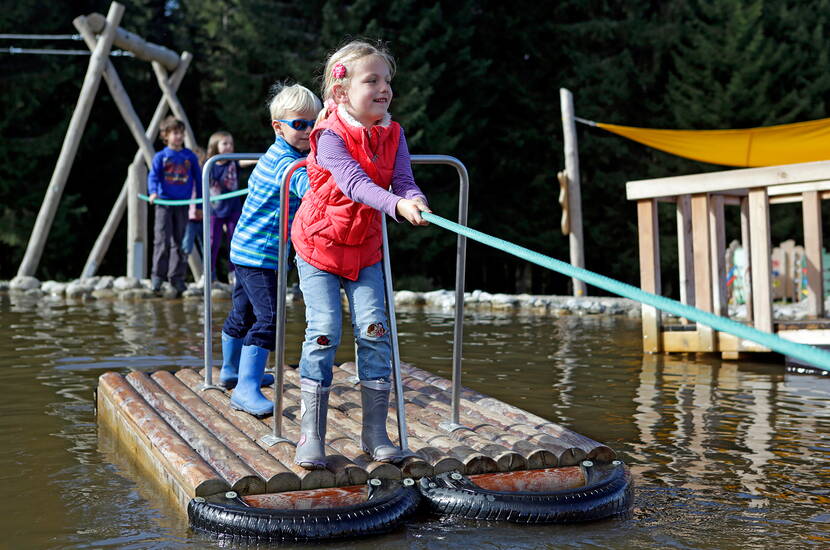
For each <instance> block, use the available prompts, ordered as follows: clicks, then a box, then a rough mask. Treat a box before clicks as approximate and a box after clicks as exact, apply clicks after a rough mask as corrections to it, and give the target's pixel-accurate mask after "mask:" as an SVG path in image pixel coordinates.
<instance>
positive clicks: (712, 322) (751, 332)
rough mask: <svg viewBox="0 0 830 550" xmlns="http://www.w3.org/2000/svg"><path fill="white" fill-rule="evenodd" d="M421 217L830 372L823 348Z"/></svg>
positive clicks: (436, 218) (425, 214)
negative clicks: (784, 337)
mask: <svg viewBox="0 0 830 550" xmlns="http://www.w3.org/2000/svg"><path fill="white" fill-rule="evenodd" d="M421 216H423V218H424V219H425V220H426V221H428V222H430V223H434V224H435V225H437V226H439V227H443V228H444V229H448V230H450V231H452V232H454V233H458V234H459V235H463V236H465V237H467V238H470V239H473V240H474V241H478V242H480V243H483V244H486V245H487V246H492V247H493V248H497V249H499V250H502V251H504V252H507V253H508V254H512V255H514V256H517V257H519V258H522V259H523V260H527V261H529V262H532V263H534V264H536V265H539V266H542V267H545V268H547V269H551V270H553V271H558V272H559V273H562V274H563V275H567V276H568V277H573V278H575V279H579V280H580V281H584V282H586V283H587V284H589V285H592V286H595V287H597V288H601V289H603V290H607V291H608V292H613V293H614V294H617V295H619V296H624V297H626V298H630V299H632V300H636V301H637V302H640V303H643V304H646V305H649V306H653V307H656V308H657V309H660V310H662V311H667V312H669V313H673V314H675V315H677V316H678V317H685V318H686V319H691V320H692V321H696V322H698V323H703V324H704V325H706V326H709V327H712V328H713V329H715V330H719V331H721V332H728V333H729V334H733V335H735V336H737V337H739V338H743V339H745V340H751V341H753V342H756V343H758V344H761V345H762V346H764V347H767V348H769V349H772V350H775V351H777V352H779V353H783V354H784V355H789V356H791V357H795V358H797V359H801V360H802V361H806V362H807V363H810V364H811V365H813V366H815V367H816V368H819V369H822V370H826V371H830V352H827V351H825V350H823V349H820V348H817V347H815V346H809V345H805V344H797V343H795V342H790V341H788V340H784V339H783V338H781V337H780V336H777V335H775V334H770V333H768V332H762V331H760V330H758V329H756V328H753V327H750V326H747V325H743V324H741V323H738V322H737V321H733V320H732V319H728V318H726V317H720V316H719V315H715V314H714V313H709V312H707V311H703V310H700V309H698V308H696V307H692V306H690V305H686V304H681V303H680V302H677V301H675V300H672V299H671V298H666V297H664V296H658V295H657V294H652V293H650V292H646V291H644V290H642V289H639V288H637V287H635V286H631V285H629V284H626V283H623V282H620V281H617V280H615V279H611V278H610V277H606V276H604V275H600V274H598V273H594V272H593V271H588V270H587V269H583V268H581V267H575V266H572V265H571V264H567V263H565V262H562V261H560V260H556V259H554V258H551V257H549V256H545V255H544V254H539V253H538V252H534V251H532V250H529V249H527V248H524V247H521V246H519V245H516V244H514V243H511V242H509V241H505V240H503V239H498V238H496V237H492V236H490V235H487V234H486V233H482V232H480V231H476V230H475V229H470V228H469V227H464V226H463V225H459V224H457V223H454V222H451V221H449V220H447V219H444V218H442V217H440V216H436V215H435V214H432V213H430V212H421Z"/></svg>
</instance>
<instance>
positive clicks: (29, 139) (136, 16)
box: [0, 0, 830, 294]
mask: <svg viewBox="0 0 830 550" xmlns="http://www.w3.org/2000/svg"><path fill="white" fill-rule="evenodd" d="M122 1H123V3H124V4H125V6H126V12H125V14H124V18H123V20H122V23H121V26H122V27H124V28H125V29H127V30H129V31H132V32H134V33H136V34H138V35H140V36H142V37H144V38H145V39H147V40H148V41H151V42H155V43H157V44H161V45H164V46H166V47H169V48H171V49H173V50H175V51H177V52H182V51H184V50H187V51H190V52H191V53H193V54H194V56H195V59H194V62H193V64H192V65H191V68H190V70H189V71H188V73H187V75H186V76H185V80H184V82H183V84H182V86H181V88H180V90H179V94H178V95H179V98H180V99H181V100H182V102H183V104H184V106H185V109H186V110H187V112H188V116H189V118H190V121H191V123H192V124H193V127H194V131H195V133H196V136H197V139H198V140H199V142H200V144H201V145H202V146H203V147H204V146H206V142H207V138H208V136H209V135H210V134H211V133H212V132H214V131H216V130H219V129H225V130H228V131H230V132H231V133H232V134H233V136H234V138H235V141H236V149H237V151H239V152H264V151H265V149H266V148H267V147H268V145H269V144H270V143H271V141H272V140H273V133H272V131H271V129H270V127H269V117H268V115H267V112H266V109H265V100H266V95H267V91H268V88H269V87H270V86H271V85H272V84H273V83H274V82H275V81H278V80H290V81H296V82H300V83H302V84H304V85H306V86H309V87H311V88H312V89H314V90H315V91H318V90H319V82H320V72H321V70H322V69H321V67H322V64H323V62H324V59H325V57H326V55H327V53H328V52H330V51H331V50H333V49H335V48H336V47H338V46H339V45H340V44H342V43H343V42H344V40H345V39H347V38H349V37H366V38H371V39H382V40H385V41H387V42H388V44H389V47H390V49H391V50H392V52H393V54H394V55H395V56H396V58H397V61H398V75H397V77H396V78H395V80H394V82H393V87H394V90H395V100H394V102H393V104H392V109H391V110H392V112H393V115H394V117H395V118H396V120H398V121H399V122H400V123H401V124H402V125H403V126H404V127H405V128H406V130H407V136H408V140H409V146H410V150H411V151H412V152H413V153H435V154H446V155H453V156H456V157H458V158H459V159H461V160H462V161H463V162H464V163H465V164H466V166H467V168H468V170H469V173H470V180H471V196H470V222H469V223H470V225H471V226H472V227H475V228H477V229H480V230H482V231H484V232H487V233H490V234H493V235H496V236H498V237H501V238H504V239H507V240H510V241H514V242H516V243H518V244H521V245H523V246H526V247H529V248H531V249H533V250H536V251H539V252H541V253H543V254H548V255H552V256H554V257H557V258H560V259H565V260H567V259H568V240H567V237H565V236H563V235H562V234H561V233H560V231H559V219H560V214H561V211H560V208H559V204H558V202H557V197H558V193H559V186H558V183H557V180H556V173H557V172H558V171H559V170H561V169H563V168H564V158H563V145H562V127H561V115H560V107H559V88H560V87H566V88H568V89H570V90H571V91H572V92H573V93H574V101H575V108H576V114H577V115H578V116H581V117H584V118H587V119H592V120H598V121H603V122H612V123H618V124H626V125H632V126H646V127H655V128H694V129H712V128H741V127H751V126H763V125H770V124H783V123H789V122H796V121H802V120H810V119H815V118H821V117H826V116H828V109H827V98H828V90H829V89H830V74H828V72H827V66H828V51H830V49H828V38H827V36H828V28H827V27H828V17H830V0H767V1H764V0H754V1H753V0H709V1H705V2H696V1H678V0H659V1H642V0H626V1H616V2H615V1H601V0H595V1H590V0H560V1H558V2H555V3H551V2H539V1H527V0H515V1H513V2H509V3H504V2H490V1H486V0H456V1H452V2H436V3H433V2H418V1H414V0H391V1H390V0H387V1H377V0H357V1H354V2H332V1H320V0H309V1H306V2H281V1H267V0H229V1H219V0H178V1H177V0H167V1H165V0H122ZM108 5H109V4H108V3H107V2H105V1H62V2H61V1H59V2H49V3H46V2H41V1H36V0H19V1H17V2H13V3H6V4H5V5H4V8H3V10H0V33H32V34H34V33H37V34H70V33H75V32H76V31H75V29H74V27H73V26H72V23H71V22H72V19H73V18H74V17H76V16H78V15H82V14H88V13H90V12H94V11H97V12H99V13H104V14H105V13H106V11H107V9H108ZM9 46H17V47H61V48H84V46H83V45H82V43H81V42H73V43H66V42H55V43H49V42H45V43H44V42H38V43H33V42H25V43H24V42H22V41H9V40H4V41H2V42H0V48H8V47H9ZM111 59H112V60H113V63H114V64H115V66H116V69H117V70H118V72H119V74H120V76H121V78H122V80H123V82H124V85H125V87H126V88H127V91H128V93H129V94H130V97H131V98H132V101H133V103H134V106H135V108H136V110H137V111H138V113H139V115H140V116H141V118H142V121H143V122H144V123H145V124H146V123H147V121H149V118H150V116H151V114H152V110H153V109H154V108H155V105H156V103H157V102H158V100H159V98H160V91H159V89H158V86H157V84H156V82H155V77H154V76H153V73H152V69H151V67H150V65H149V64H148V63H147V62H144V61H139V60H136V59H131V58H123V57H113V58H111ZM87 63H88V58H85V57H63V56H51V55H50V56H46V55H42V56H38V55H9V54H8V53H0V279H9V278H11V277H13V276H14V274H15V273H16V271H17V267H18V265H19V263H20V260H21V258H22V256H23V252H24V250H25V247H26V243H27V240H28V236H29V232H30V230H31V227H32V225H33V224H34V220H35V217H36V215H37V212H38V209H39V207H40V203H41V201H42V200H43V194H44V192H45V189H46V187H47V185H48V183H49V178H50V176H51V173H52V170H53V168H54V165H55V162H56V160H57V156H58V152H59V150H60V146H61V143H62V140H63V136H64V133H65V131H66V128H67V125H68V122H69V118H70V116H71V113H72V110H73V108H74V106H75V103H76V101H77V98H78V92H79V90H80V86H81V83H82V81H83V77H84V74H85V71H86V66H87ZM578 133H579V152H580V160H581V171H582V200H583V218H584V227H585V229H584V232H585V256H586V267H587V268H588V269H591V270H594V271H598V272H600V273H602V274H604V275H608V276H610V277H614V278H617V279H621V280H623V281H626V282H629V283H633V284H638V280H639V273H638V267H637V266H638V260H637V227H636V210H635V206H634V204H633V203H630V202H628V201H626V200H625V182H626V181H628V180H635V179H644V178H650V177H660V176H671V175H679V174H687V173H695V172H701V171H706V170H720V169H723V168H722V167H715V166H710V165H702V164H699V163H695V162H691V161H686V160H683V159H679V158H676V157H672V156H670V155H667V154H664V153H660V152H658V151H654V150H650V149H647V148H645V147H643V146H640V145H638V144H636V143H633V142H629V141H626V140H624V139H622V138H620V137H616V136H614V135H612V134H607V133H604V132H603V131H602V130H597V129H594V128H589V127H585V126H580V127H579V128H578ZM156 147H157V148H161V143H160V142H156ZM135 150H136V146H135V144H134V142H133V139H132V137H131V136H130V134H129V132H128V130H127V128H126V126H125V124H124V123H123V121H122V120H121V118H120V115H119V114H118V111H117V109H116V107H115V104H114V102H113V101H112V99H111V97H110V96H109V92H108V90H107V88H106V85H105V84H104V83H103V82H102V84H101V87H100V89H99V92H98V95H97V97H96V100H95V104H94V106H93V109H92V114H91V116H90V120H89V123H88V125H87V128H86V131H85V134H84V139H83V141H82V143H81V147H80V150H79V153H78V156H77V158H76V160H75V164H74V167H73V170H72V174H71V176H70V178H69V181H68V183H67V186H66V189H65V192H64V195H63V199H62V201H61V206H60V209H59V211H58V214H57V216H56V218H55V223H54V225H53V227H52V231H51V234H50V237H49V240H48V243H47V246H46V250H45V252H44V256H43V259H42V260H41V263H40V268H39V270H38V272H37V274H36V275H37V276H38V278H40V279H51V278H55V279H62V280H63V279H70V278H75V277H78V276H79V274H80V272H81V269H82V267H83V264H84V261H85V259H86V257H87V255H88V253H89V250H90V248H91V246H92V244H93V242H94V240H95V238H96V236H97V235H98V232H99V231H100V229H101V227H102V226H103V224H104V221H105V219H106V217H107V215H108V213H109V211H110V209H111V207H112V204H113V203H114V201H115V198H116V197H117V195H118V192H119V190H120V188H121V185H122V183H123V181H124V178H125V176H126V170H127V165H128V163H129V162H130V161H131V159H132V156H133V154H134V152H135ZM415 176H416V179H417V180H418V182H419V184H420V185H421V186H422V188H423V189H424V190H425V192H426V193H427V195H428V197H429V199H430V203H431V206H432V208H433V210H434V211H435V212H436V213H437V214H439V215H441V216H444V217H447V218H450V219H455V218H456V216H457V191H458V180H457V176H456V174H455V172H454V170H452V169H450V168H447V167H416V169H415ZM664 208H665V209H661V222H662V233H663V249H662V253H663V258H662V263H663V266H664V277H663V280H664V287H665V291H666V293H667V294H675V289H673V288H672V285H674V284H675V283H674V281H675V280H676V277H677V275H676V269H675V268H673V266H674V265H675V262H676V250H675V248H674V242H675V237H674V231H675V222H674V215H673V212H672V209H671V208H670V207H668V206H666V207H664ZM733 214H734V215H733ZM727 215H728V216H730V217H731V218H734V226H730V228H729V229H728V231H729V233H728V234H727V239H731V238H733V237H735V236H737V235H738V234H739V233H738V229H737V227H738V225H737V212H734V213H733V212H731V210H727ZM772 219H773V242H774V243H777V242H778V241H779V240H782V239H785V238H791V237H792V238H796V239H797V240H799V242H800V240H801V228H800V224H801V222H800V211H799V209H798V208H797V207H787V206H776V207H775V210H774V212H773V216H772ZM393 225H395V224H393ZM125 227H126V222H122V228H121V230H120V232H119V234H118V235H117V236H116V238H115V239H114V241H113V245H112V246H111V248H110V251H109V253H108V255H107V258H106V261H105V262H104V264H103V265H102V266H101V268H100V269H99V273H100V274H113V275H119V274H123V273H124V270H125V263H126V259H125V249H124V242H125V239H126V229H125ZM390 238H391V240H392V245H393V251H392V260H393V266H394V271H395V278H396V282H397V285H396V286H398V287H399V288H411V289H419V290H423V289H431V288H452V287H453V284H454V265H455V238H456V237H455V235H454V234H451V233H449V232H446V231H444V230H442V229H440V228H437V227H432V228H427V229H425V230H423V229H420V228H419V229H417V230H412V228H410V227H409V226H404V225H399V226H394V227H390ZM568 285H569V280H568V279H566V278H565V277H563V276H560V275H557V274H555V273H551V272H548V271H546V270H543V269H541V268H536V267H535V266H530V265H528V264H526V263H524V262H523V261H521V260H518V259H514V258H513V257H511V256H507V255H506V254H504V253H501V252H499V251H496V250H492V249H488V248H485V247H483V246H481V245H478V244H476V243H472V242H471V243H469V245H468V271H467V288H469V289H473V288H481V289H485V290H488V291H491V292H534V293H556V294H564V293H567V292H569V289H568Z"/></svg>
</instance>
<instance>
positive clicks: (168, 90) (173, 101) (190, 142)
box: [153, 61, 197, 151]
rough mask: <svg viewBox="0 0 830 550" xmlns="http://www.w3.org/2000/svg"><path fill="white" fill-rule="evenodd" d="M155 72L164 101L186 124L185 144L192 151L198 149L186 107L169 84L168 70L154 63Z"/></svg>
mask: <svg viewBox="0 0 830 550" xmlns="http://www.w3.org/2000/svg"><path fill="white" fill-rule="evenodd" d="M153 72H155V73H156V80H158V83H159V88H161V92H162V93H163V94H164V99H165V100H167V103H168V104H169V105H170V110H171V111H173V114H174V115H175V116H176V118H177V119H179V120H181V121H182V122H184V130H185V134H184V142H185V146H186V147H187V148H188V149H190V150H191V151H192V150H194V149H195V148H196V145H197V144H196V136H194V135H193V128H191V127H190V121H189V120H188V119H187V113H185V112H184V107H182V104H181V103H179V98H178V97H176V90H174V89H173V88H172V87H171V86H170V84H169V83H168V82H167V70H166V69H165V68H164V67H163V66H162V65H161V63H158V62H157V61H153Z"/></svg>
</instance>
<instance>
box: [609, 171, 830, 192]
mask: <svg viewBox="0 0 830 550" xmlns="http://www.w3.org/2000/svg"><path fill="white" fill-rule="evenodd" d="M810 182H815V183H823V184H827V183H828V182H830V161H820V162H805V163H801V164H787V165H783V166H767V167H763V168H745V169H741V170H725V171H722V172H707V173H705V174H692V175H688V176H674V177H670V178H656V179H650V180H639V181H629V182H627V183H626V185H625V187H626V196H627V198H628V200H639V199H650V198H657V197H666V196H672V195H682V194H684V193H691V194H698V193H713V192H716V191H727V190H733V189H751V188H757V187H767V186H778V185H785V184H793V183H797V184H801V183H810ZM824 188H826V187H824ZM801 191H803V190H799V191H797V192H801ZM785 192H788V193H789V192H792V191H785Z"/></svg>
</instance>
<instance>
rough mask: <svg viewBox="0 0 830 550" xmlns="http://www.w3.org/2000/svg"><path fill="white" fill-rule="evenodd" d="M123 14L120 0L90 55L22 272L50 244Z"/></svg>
mask: <svg viewBox="0 0 830 550" xmlns="http://www.w3.org/2000/svg"><path fill="white" fill-rule="evenodd" d="M122 15H124V6H122V5H121V4H119V3H117V2H113V3H112V4H110V9H109V12H108V13H107V27H106V28H105V29H104V32H103V34H102V35H101V38H100V40H99V41H98V45H97V46H96V47H95V50H94V51H93V52H92V56H91V57H90V60H89V66H88V67H87V71H86V76H85V77H84V83H83V85H82V86H81V93H80V95H79V97H78V104H77V105H76V106H75V111H74V112H73V113H72V118H71V119H70V120H69V127H68V128H67V130H66V136H65V137H64V140H63V145H62V146H61V152H60V155H59V156H58V162H57V164H56V165H55V171H54V172H53V173H52V179H51V181H50V182H49V187H48V188H47V189H46V196H45V197H44V199H43V204H41V207H40V212H38V215H37V220H36V221H35V225H34V228H33V229H32V234H31V236H30V237H29V244H28V245H27V247H26V253H25V254H24V256H23V261H22V262H21V263H20V267H19V268H18V270H17V274H18V275H34V273H35V270H37V266H38V264H39V263H40V258H41V256H42V255H43V247H44V245H45V244H46V239H47V237H48V236H49V230H50V229H51V227H52V221H53V220H54V218H55V211H56V210H57V209H58V203H59V202H60V199H61V195H63V188H64V187H65V186H66V180H67V178H68V177H69V171H70V170H71V169H72V163H73V162H74V161H75V154H76V153H77V152H78V144H79V143H80V141H81V135H82V134H83V131H84V127H85V126H86V122H87V120H88V119H89V112H90V110H91V109H92V102H93V100H94V99H95V93H96V92H97V91H98V85H99V84H100V82H101V73H102V72H103V71H104V67H105V66H106V62H107V60H108V56H109V53H110V48H111V47H112V41H113V38H114V36H115V29H117V28H118V24H119V23H120V21H121V16H122Z"/></svg>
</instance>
